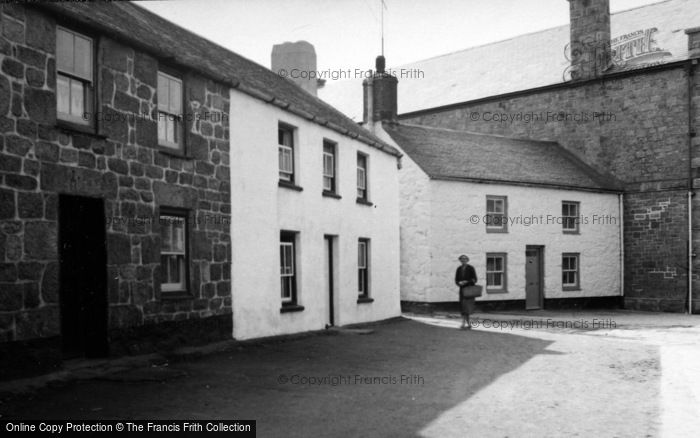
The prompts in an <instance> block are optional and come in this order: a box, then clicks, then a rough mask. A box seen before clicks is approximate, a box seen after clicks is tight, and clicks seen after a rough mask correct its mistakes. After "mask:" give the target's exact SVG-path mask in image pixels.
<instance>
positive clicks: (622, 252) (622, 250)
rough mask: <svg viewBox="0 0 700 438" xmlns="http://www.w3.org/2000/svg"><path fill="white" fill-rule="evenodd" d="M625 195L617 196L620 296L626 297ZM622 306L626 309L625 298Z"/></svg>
mask: <svg viewBox="0 0 700 438" xmlns="http://www.w3.org/2000/svg"><path fill="white" fill-rule="evenodd" d="M623 196H624V194H622V193H620V194H619V195H617V200H618V204H617V205H618V206H617V211H618V213H617V217H618V218H619V220H620V296H621V297H624V296H625V221H624V220H623V218H624V214H625V210H624V207H625V204H624V200H623ZM622 306H623V307H624V298H623V299H622Z"/></svg>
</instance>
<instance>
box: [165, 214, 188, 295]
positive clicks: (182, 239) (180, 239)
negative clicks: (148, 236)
mask: <svg viewBox="0 0 700 438" xmlns="http://www.w3.org/2000/svg"><path fill="white" fill-rule="evenodd" d="M159 224H160V241H161V246H160V264H161V267H160V268H161V273H162V280H161V285H160V289H161V291H163V292H176V291H186V290H187V216H186V213H174V212H161V214H160V218H159Z"/></svg>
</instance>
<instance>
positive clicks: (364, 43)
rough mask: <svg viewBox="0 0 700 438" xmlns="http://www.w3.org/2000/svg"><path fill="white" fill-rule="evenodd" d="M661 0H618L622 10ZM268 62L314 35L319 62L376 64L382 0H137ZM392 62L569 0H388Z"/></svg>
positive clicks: (527, 21) (563, 19) (449, 48)
mask: <svg viewBox="0 0 700 438" xmlns="http://www.w3.org/2000/svg"><path fill="white" fill-rule="evenodd" d="M658 1H659V0H611V2H610V9H611V12H617V11H621V10H625V9H630V8H634V7H638V6H643V5H646V4H650V3H657V2H658ZM136 3H138V4H139V5H141V6H143V7H145V8H147V9H149V10H151V11H152V12H155V13H156V14H158V15H160V16H162V17H164V18H166V19H168V20H170V21H172V22H174V23H176V24H178V25H180V26H182V27H184V28H186V29H188V30H190V31H192V32H194V33H196V34H198V35H200V36H203V37H205V38H207V39H209V40H211V41H213V42H215V43H217V44H219V45H221V46H224V47H226V48H228V49H230V50H232V51H234V52H236V53H238V54H239V55H242V56H244V57H246V58H248V59H251V60H253V61H255V62H257V63H259V64H261V65H263V66H266V67H268V68H269V67H270V53H271V51H272V46H273V45H274V44H279V43H282V42H285V41H298V40H306V41H308V42H310V43H311V44H313V45H314V46H315V49H316V56H317V63H318V69H319V70H324V69H338V70H345V69H356V68H360V69H368V68H372V67H373V66H374V59H375V57H376V56H377V55H379V54H380V52H381V14H382V6H381V5H382V3H381V0H325V1H324V0H170V1H147V2H141V1H139V2H136ZM384 3H385V5H386V8H384V41H385V42H384V55H385V56H386V58H387V66H389V67H391V66H396V65H402V64H407V63H410V62H413V61H418V60H422V59H427V58H432V57H434V56H439V55H444V54H446V53H450V52H454V51H458V50H462V49H465V48H468V47H474V46H478V45H483V44H486V43H489V42H494V41H501V40H504V39H508V38H512V37H515V36H517V35H522V34H525V33H530V32H536V31H539V30H543V29H548V28H551V27H556V26H560V25H563V24H566V23H568V21H569V2H568V1H567V0H488V1H484V0H384Z"/></svg>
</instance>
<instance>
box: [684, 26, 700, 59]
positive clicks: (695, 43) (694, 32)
mask: <svg viewBox="0 0 700 438" xmlns="http://www.w3.org/2000/svg"><path fill="white" fill-rule="evenodd" d="M685 34H686V35H688V58H691V59H692V58H700V27H694V28H692V29H686V31H685Z"/></svg>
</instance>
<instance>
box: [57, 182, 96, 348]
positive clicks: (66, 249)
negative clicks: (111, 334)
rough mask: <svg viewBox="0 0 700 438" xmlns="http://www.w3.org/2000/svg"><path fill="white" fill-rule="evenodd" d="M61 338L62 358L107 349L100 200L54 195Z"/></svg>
mask: <svg viewBox="0 0 700 438" xmlns="http://www.w3.org/2000/svg"><path fill="white" fill-rule="evenodd" d="M58 202H59V218H58V226H59V245H60V246H59V262H60V301H61V337H62V341H63V354H64V356H65V357H67V358H70V357H80V356H85V357H103V356H106V355H107V353H108V349H107V254H106V238H105V216H104V205H103V201H102V199H94V198H85V197H81V196H68V195H60V196H59V201H58Z"/></svg>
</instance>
